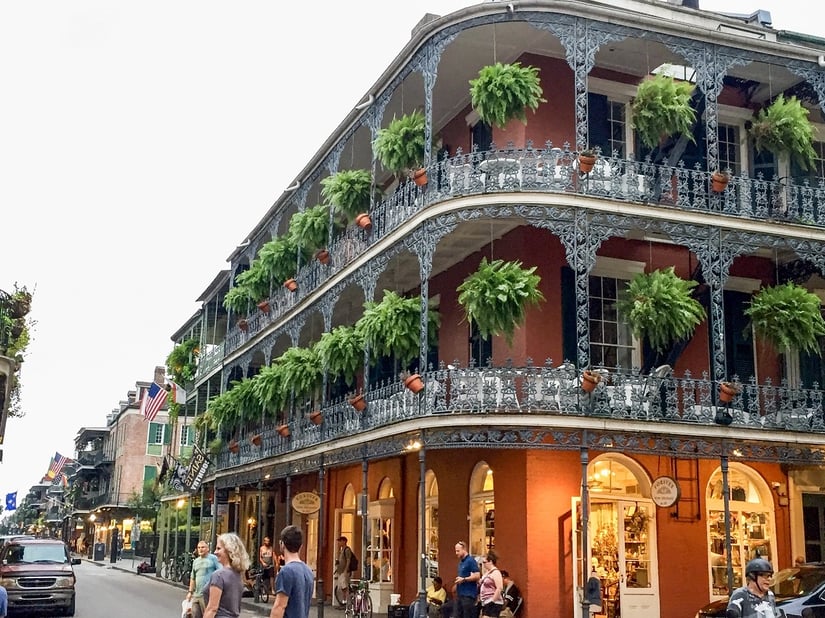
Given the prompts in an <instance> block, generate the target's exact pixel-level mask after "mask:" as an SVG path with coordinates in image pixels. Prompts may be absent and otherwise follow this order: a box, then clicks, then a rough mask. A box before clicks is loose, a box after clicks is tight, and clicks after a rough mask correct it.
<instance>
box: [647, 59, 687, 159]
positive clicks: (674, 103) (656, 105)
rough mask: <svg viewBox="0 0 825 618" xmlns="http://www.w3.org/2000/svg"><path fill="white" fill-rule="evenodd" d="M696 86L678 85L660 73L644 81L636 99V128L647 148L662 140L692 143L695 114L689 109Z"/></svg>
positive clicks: (681, 83)
mask: <svg viewBox="0 0 825 618" xmlns="http://www.w3.org/2000/svg"><path fill="white" fill-rule="evenodd" d="M693 88H694V86H693V84H691V83H690V82H680V81H676V80H675V79H673V78H672V77H671V76H669V75H665V74H664V73H657V74H656V75H654V76H653V77H649V78H647V79H645V80H644V81H643V82H642V83H641V84H639V88H638V89H637V90H636V96H635V97H634V98H633V103H632V109H633V128H634V129H636V131H638V133H639V138H640V139H641V140H642V143H644V144H645V146H647V147H648V148H655V147H656V146H658V145H659V142H660V141H661V139H662V137H666V136H669V135H684V136H685V137H687V138H688V139H689V140H690V141H691V142H694V143H695V142H696V140H695V139H694V137H693V124H694V123H695V122H696V110H694V109H693V108H692V107H691V106H690V97H691V94H692V93H693Z"/></svg>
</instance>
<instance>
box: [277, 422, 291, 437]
mask: <svg viewBox="0 0 825 618" xmlns="http://www.w3.org/2000/svg"><path fill="white" fill-rule="evenodd" d="M278 433H279V434H281V436H283V437H284V438H288V437H289V436H290V434H291V433H292V432H291V431H290V430H289V424H288V423H282V424H280V425H278Z"/></svg>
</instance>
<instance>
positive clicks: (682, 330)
mask: <svg viewBox="0 0 825 618" xmlns="http://www.w3.org/2000/svg"><path fill="white" fill-rule="evenodd" d="M694 287H696V282H695V281H686V280H685V279H682V278H680V277H678V276H677V275H676V273H675V272H674V269H673V267H672V266H671V267H669V268H666V269H664V270H654V271H653V272H651V273H639V274H637V275H636V276H635V277H633V279H632V280H631V281H630V283H629V284H628V286H627V294H626V296H624V297H622V298H620V299H619V301H618V302H617V309H618V311H619V315H620V316H621V317H622V318H623V319H624V320H626V321H627V323H628V324H629V325H630V328H631V330H632V331H633V334H634V335H636V336H637V337H640V338H645V339H647V341H648V342H649V343H650V345H651V346H652V347H653V349H654V350H656V351H658V352H664V351H665V350H667V349H668V347H669V346H671V345H672V344H673V343H674V342H676V341H681V340H683V339H687V338H689V337H691V336H692V335H693V331H694V330H696V327H697V326H698V325H699V324H701V323H702V321H703V320H704V319H705V317H706V314H705V310H704V308H703V307H702V305H701V304H700V303H699V301H698V300H696V299H695V298H693V296H692V294H691V290H692V289H693V288H694Z"/></svg>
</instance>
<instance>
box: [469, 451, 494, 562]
mask: <svg viewBox="0 0 825 618" xmlns="http://www.w3.org/2000/svg"><path fill="white" fill-rule="evenodd" d="M495 546H496V502H495V494H494V491H493V470H492V468H490V466H488V465H487V463H486V462H483V461H481V462H479V463H477V464H476V467H475V469H474V470H473V474H472V476H471V477H470V553H471V554H472V555H473V556H482V555H484V554H486V553H487V552H488V551H490V550H491V549H494V548H495Z"/></svg>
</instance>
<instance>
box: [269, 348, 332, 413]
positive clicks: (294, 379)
mask: <svg viewBox="0 0 825 618" xmlns="http://www.w3.org/2000/svg"><path fill="white" fill-rule="evenodd" d="M277 367H278V372H279V374H280V383H281V385H282V388H284V389H286V390H285V392H284V393H283V394H282V395H283V397H284V401H285V402H286V401H288V399H289V397H290V394H291V395H292V396H294V398H295V400H300V399H304V398H306V397H310V398H311V399H312V401H313V403H314V401H315V400H316V399H317V398H318V395H319V393H318V389H319V387H320V386H321V378H322V377H323V365H322V359H321V355H320V354H319V353H318V350H317V349H316V348H315V347H314V346H312V347H309V348H300V347H291V348H288V349H287V350H286V351H285V352H284V353H283V354H281V356H280V357H278V363H277Z"/></svg>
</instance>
